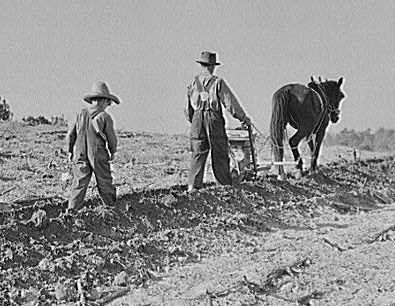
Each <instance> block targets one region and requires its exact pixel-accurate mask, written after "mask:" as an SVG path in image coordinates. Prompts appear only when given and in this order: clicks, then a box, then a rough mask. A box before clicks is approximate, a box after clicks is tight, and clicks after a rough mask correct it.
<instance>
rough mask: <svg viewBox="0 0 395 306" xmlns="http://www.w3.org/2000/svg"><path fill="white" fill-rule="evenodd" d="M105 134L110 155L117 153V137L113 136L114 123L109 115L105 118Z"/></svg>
mask: <svg viewBox="0 0 395 306" xmlns="http://www.w3.org/2000/svg"><path fill="white" fill-rule="evenodd" d="M105 134H106V137H107V145H108V150H109V151H110V153H111V154H114V153H115V152H117V144H118V143H117V136H116V135H115V130H114V122H113V120H112V118H111V116H110V115H107V116H106V124H105Z"/></svg>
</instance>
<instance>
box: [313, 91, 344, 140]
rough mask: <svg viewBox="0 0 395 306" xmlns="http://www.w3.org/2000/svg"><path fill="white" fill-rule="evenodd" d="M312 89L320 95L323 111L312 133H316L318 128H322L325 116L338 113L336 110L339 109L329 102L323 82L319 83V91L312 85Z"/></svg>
mask: <svg viewBox="0 0 395 306" xmlns="http://www.w3.org/2000/svg"><path fill="white" fill-rule="evenodd" d="M310 89H311V90H313V91H314V92H316V93H317V95H318V96H319V97H320V99H321V103H322V111H321V114H320V117H319V119H318V121H317V123H316V124H315V125H314V128H313V131H312V135H316V134H317V132H318V130H319V129H320V127H321V125H322V123H323V122H324V119H325V116H327V115H328V114H330V113H336V112H338V110H337V109H335V108H334V107H333V105H331V104H330V103H329V102H328V100H327V96H326V94H325V92H324V90H323V88H322V86H321V84H317V89H318V91H316V90H314V89H313V88H311V87H310ZM309 138H310V137H309Z"/></svg>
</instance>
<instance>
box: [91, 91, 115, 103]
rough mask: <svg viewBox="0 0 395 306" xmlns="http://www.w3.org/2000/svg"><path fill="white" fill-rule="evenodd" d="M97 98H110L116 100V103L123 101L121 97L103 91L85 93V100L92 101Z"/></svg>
mask: <svg viewBox="0 0 395 306" xmlns="http://www.w3.org/2000/svg"><path fill="white" fill-rule="evenodd" d="M97 98H105V99H110V100H112V101H114V103H116V104H119V103H121V101H119V98H118V97H117V96H114V95H111V94H108V95H106V94H102V93H87V94H85V95H84V100H85V101H86V102H88V103H90V104H91V103H92V100H94V99H97Z"/></svg>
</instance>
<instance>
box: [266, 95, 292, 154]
mask: <svg viewBox="0 0 395 306" xmlns="http://www.w3.org/2000/svg"><path fill="white" fill-rule="evenodd" d="M287 97H288V95H287V92H286V91H285V90H284V89H280V90H278V91H277V92H276V93H275V94H274V95H273V100H272V118H271V120H270V139H271V143H272V151H273V153H274V158H275V160H276V161H281V160H282V158H283V154H284V149H283V140H284V130H285V125H286V124H287V122H286V119H285V114H286V108H287V101H288V99H287Z"/></svg>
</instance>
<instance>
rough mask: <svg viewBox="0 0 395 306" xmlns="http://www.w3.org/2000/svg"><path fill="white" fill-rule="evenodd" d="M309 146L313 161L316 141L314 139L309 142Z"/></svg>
mask: <svg viewBox="0 0 395 306" xmlns="http://www.w3.org/2000/svg"><path fill="white" fill-rule="evenodd" d="M307 144H308V145H309V148H310V159H311V160H313V158H314V140H313V139H310V140H308V141H307Z"/></svg>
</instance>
